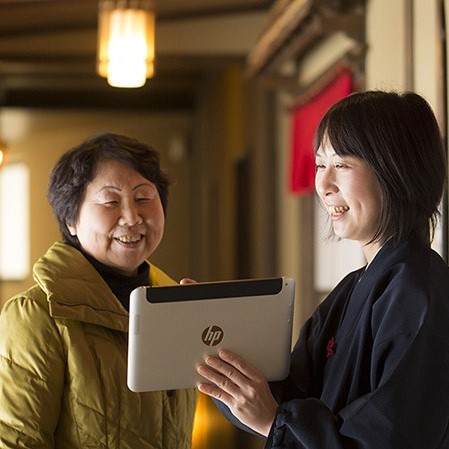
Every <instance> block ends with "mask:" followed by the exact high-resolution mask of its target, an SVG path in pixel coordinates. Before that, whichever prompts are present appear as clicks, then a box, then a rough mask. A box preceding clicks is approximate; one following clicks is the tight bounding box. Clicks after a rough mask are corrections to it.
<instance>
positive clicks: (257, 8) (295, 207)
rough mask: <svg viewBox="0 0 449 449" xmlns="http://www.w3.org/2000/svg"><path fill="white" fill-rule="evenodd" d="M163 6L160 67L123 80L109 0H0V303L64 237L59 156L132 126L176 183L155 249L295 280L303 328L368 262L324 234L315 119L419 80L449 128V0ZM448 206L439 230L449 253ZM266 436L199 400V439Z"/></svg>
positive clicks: (158, 4)
mask: <svg viewBox="0 0 449 449" xmlns="http://www.w3.org/2000/svg"><path fill="white" fill-rule="evenodd" d="M110 3H115V4H117V5H118V6H120V4H121V6H122V7H123V4H132V3H133V1H132V0H130V1H129V2H125V1H117V2H110ZM134 3H135V4H137V3H139V2H138V1H137V0H136V1H135V2H134ZM151 3H152V8H153V10H154V14H155V47H154V54H155V58H154V68H155V72H154V76H153V77H151V78H149V79H147V80H146V82H145V84H144V85H143V86H142V87H138V88H121V87H112V86H110V85H109V84H108V82H107V80H106V79H105V78H103V77H101V76H100V75H99V74H98V73H97V57H98V51H97V43H98V37H99V2H98V1H96V0H76V1H74V0H15V1H14V0H13V1H3V0H0V142H1V143H0V149H1V150H2V153H1V154H3V160H2V162H1V168H0V306H1V304H3V303H4V301H5V300H7V299H8V298H9V297H11V296H12V295H13V294H15V293H17V292H19V291H21V290H23V289H25V288H27V287H28V286H30V285H31V284H32V282H33V280H32V278H31V267H32V265H33V263H34V262H35V261H36V259H38V258H39V257H40V256H41V255H42V254H43V253H44V252H45V251H46V249H47V248H48V247H49V246H50V245H51V244H52V243H53V242H54V241H55V240H58V239H59V232H58V228H57V225H56V222H55V220H54V219H53V217H52V213H51V210H50V208H49V206H48V205H47V202H46V188H47V182H48V174H49V171H50V169H51V167H52V166H53V164H54V163H55V161H56V159H57V158H58V157H59V156H60V155H61V154H62V153H63V152H65V151H66V150H68V149H69V148H71V147H72V146H74V145H76V144H78V143H79V142H80V141H81V140H83V139H84V138H86V137H88V136H90V135H92V134H96V133H100V132H116V133H122V134H127V135H130V136H133V137H136V138H138V139H141V140H144V141H146V142H148V143H149V144H151V145H152V146H154V148H156V149H157V150H158V151H159V152H160V153H161V157H162V165H163V167H164V168H165V169H166V171H167V172H168V173H169V175H170V177H171V179H172V186H171V191H170V198H169V210H168V217H167V225H166V233H165V237H164V239H163V241H162V244H161V246H160V247H159V248H158V250H157V252H156V253H155V254H154V257H152V261H153V262H154V263H156V264H157V265H159V266H160V267H161V268H163V269H164V270H165V271H166V272H168V273H169V274H170V275H171V276H172V277H174V278H175V279H181V278H182V277H186V276H188V277H192V278H195V279H197V280H201V281H207V280H223V279H242V278H253V277H270V276H290V277H293V278H294V279H295V280H296V282H297V292H296V308H295V326H294V339H296V337H297V334H298V331H299V328H300V326H301V324H302V323H303V322H304V320H305V319H306V318H307V317H308V316H309V314H310V313H311V311H312V310H313V309H314V308H315V307H316V305H317V304H318V303H319V301H320V300H321V299H322V298H323V296H324V295H325V294H326V293H327V292H328V291H329V290H330V289H331V288H332V287H333V286H334V285H335V284H336V283H337V282H338V280H339V279H341V277H342V276H343V275H344V274H346V273H347V272H348V271H350V270H352V269H355V268H358V267H360V266H362V265H363V264H364V260H363V257H362V255H361V253H360V252H359V250H358V248H357V247H355V246H354V245H351V244H350V243H343V242H329V241H327V240H326V239H325V236H326V233H327V229H328V224H327V222H326V219H325V217H323V215H322V213H321V211H320V208H319V206H318V205H317V204H316V199H315V197H314V194H313V155H312V154H311V138H312V135H313V131H314V129H315V126H316V123H317V121H318V120H319V118H320V117H321V116H322V114H323V113H324V111H325V110H326V109H327V108H328V107H329V106H330V104H332V103H333V102H335V101H336V100H337V99H339V98H341V97H342V96H344V95H347V94H349V93H350V92H352V91H357V90H366V89H395V90H400V91H402V90H415V91H416V92H418V93H420V94H422V95H423V96H424V97H426V98H427V100H428V101H429V102H430V103H431V105H432V106H433V108H434V110H435V112H436V114H437V116H438V120H439V122H440V126H441V129H442V132H443V134H444V136H445V137H446V128H447V49H446V26H445V24H446V20H447V13H446V10H447V5H446V3H447V2H446V1H443V0H395V1H391V0H366V1H365V0H275V1H273V0H272V1H268V0H188V1H186V0H155V1H153V2H151ZM1 157H2V156H0V160H1ZM311 158H312V159H311ZM446 201H447V200H446V199H445V201H444V202H443V204H442V206H441V209H442V221H441V223H440V227H439V229H438V233H437V236H436V239H435V243H434V245H435V248H436V249H437V250H438V251H439V252H440V253H441V254H442V255H443V257H446V256H447V205H446ZM263 325H269V323H264V324H263ZM174 350H175V348H174ZM259 447H263V441H262V440H260V439H258V438H257V437H254V436H250V435H246V434H244V433H243V432H239V431H237V430H236V429H234V427H232V426H231V425H230V424H228V423H227V422H226V421H225V420H224V419H223V418H221V417H220V416H219V414H218V412H216V410H215V408H214V406H213V405H211V404H210V403H209V402H208V401H206V400H205V399H204V398H202V399H201V400H200V403H199V409H198V413H197V425H196V428H195V434H194V449H206V448H208V449H210V448H214V449H221V448H223V449H234V448H235V449H240V448H242V449H252V448H254V449H255V448H259Z"/></svg>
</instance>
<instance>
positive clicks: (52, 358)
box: [0, 296, 64, 449]
mask: <svg viewBox="0 0 449 449" xmlns="http://www.w3.org/2000/svg"><path fill="white" fill-rule="evenodd" d="M63 384H64V357H63V346H62V344H61V340H60V337H59V333H58V330H57V328H56V326H55V323H54V321H53V320H52V318H51V317H50V316H49V314H48V312H47V310H46V309H45V303H39V302H37V301H33V300H31V299H30V298H28V297H26V296H18V297H15V298H13V299H11V300H10V301H9V302H7V303H6V304H5V306H4V308H3V310H2V312H1V314H0V398H1V399H0V447H2V448H5V449H6V448H51V447H53V446H54V444H53V441H54V439H53V435H54V432H55V428H56V424H57V421H58V416H59V413H60V403H61V394H62V389H63Z"/></svg>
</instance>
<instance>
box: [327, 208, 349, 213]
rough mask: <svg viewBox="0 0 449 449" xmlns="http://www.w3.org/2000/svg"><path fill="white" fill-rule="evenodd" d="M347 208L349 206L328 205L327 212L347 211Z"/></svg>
mask: <svg viewBox="0 0 449 449" xmlns="http://www.w3.org/2000/svg"><path fill="white" fill-rule="evenodd" d="M348 210H349V206H331V207H329V213H330V214H331V215H335V214H342V213H343V212H347V211H348Z"/></svg>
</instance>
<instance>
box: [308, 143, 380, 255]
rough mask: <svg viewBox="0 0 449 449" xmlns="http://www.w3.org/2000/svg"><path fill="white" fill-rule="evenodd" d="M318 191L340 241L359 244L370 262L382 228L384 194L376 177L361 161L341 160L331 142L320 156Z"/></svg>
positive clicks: (317, 174) (318, 158) (355, 158)
mask: <svg viewBox="0 0 449 449" xmlns="http://www.w3.org/2000/svg"><path fill="white" fill-rule="evenodd" d="M315 160H316V177H315V188H316V191H317V194H318V196H319V198H320V200H321V202H322V204H323V205H324V207H325V209H326V210H327V211H328V213H329V216H330V218H331V220H332V228H333V231H334V233H335V235H337V236H338V237H340V238H345V239H351V240H357V241H358V242H359V243H360V244H361V245H362V248H363V249H364V251H365V255H366V256H367V258H368V259H369V255H370V254H371V252H372V251H373V252H375V251H376V250H377V249H378V247H379V245H378V244H370V245H367V244H368V242H369V241H370V240H371V239H372V238H373V236H374V235H375V232H376V230H377V227H378V224H379V217H380V207H381V192H380V187H379V183H378V180H377V178H376V175H375V173H374V171H373V169H372V168H371V167H369V165H368V164H367V163H366V162H365V161H363V160H362V159H360V158H357V157H354V156H339V155H338V154H336V153H335V151H334V149H333V148H332V146H331V145H330V143H329V141H328V139H325V140H324V141H323V145H322V146H321V147H320V148H319V149H318V151H317V153H316V159H315Z"/></svg>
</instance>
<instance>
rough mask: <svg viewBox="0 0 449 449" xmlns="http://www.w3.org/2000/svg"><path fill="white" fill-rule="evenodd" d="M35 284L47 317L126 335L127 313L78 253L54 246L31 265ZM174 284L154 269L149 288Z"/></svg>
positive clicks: (71, 248) (58, 244)
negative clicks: (44, 300) (46, 307)
mask: <svg viewBox="0 0 449 449" xmlns="http://www.w3.org/2000/svg"><path fill="white" fill-rule="evenodd" d="M33 275H34V279H35V281H36V282H37V283H38V285H39V286H40V287H41V288H42V290H43V291H44V292H45V294H46V295H47V301H48V304H49V310H50V314H51V315H52V316H54V317H59V318H68V319H74V320H78V321H81V322H85V323H92V324H98V325H101V326H105V327H108V328H111V329H114V330H119V331H123V332H127V331H128V320H129V316H128V312H127V311H126V310H125V308H124V307H123V306H122V305H121V303H120V301H119V300H118V299H117V298H116V297H115V295H114V294H113V293H112V291H111V290H110V288H109V287H108V285H107V284H106V282H105V281H104V280H103V278H102V277H101V276H100V275H99V274H98V272H97V270H96V269H95V268H94V267H93V266H92V265H91V264H90V263H89V262H88V261H87V260H86V258H85V257H84V256H83V255H82V253H81V252H80V251H78V250H77V249H75V248H73V247H71V246H69V245H67V244H65V243H62V242H56V243H54V244H53V245H52V246H51V247H50V248H49V250H48V251H47V253H46V254H45V255H44V256H43V257H42V258H40V259H39V260H38V261H37V262H36V263H35V265H34V269H33ZM174 283H175V282H174V281H173V280H172V279H170V278H169V277H168V276H167V275H166V274H165V273H163V272H162V271H161V270H159V269H158V268H156V267H154V266H153V265H151V266H150V279H149V285H169V284H174Z"/></svg>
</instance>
